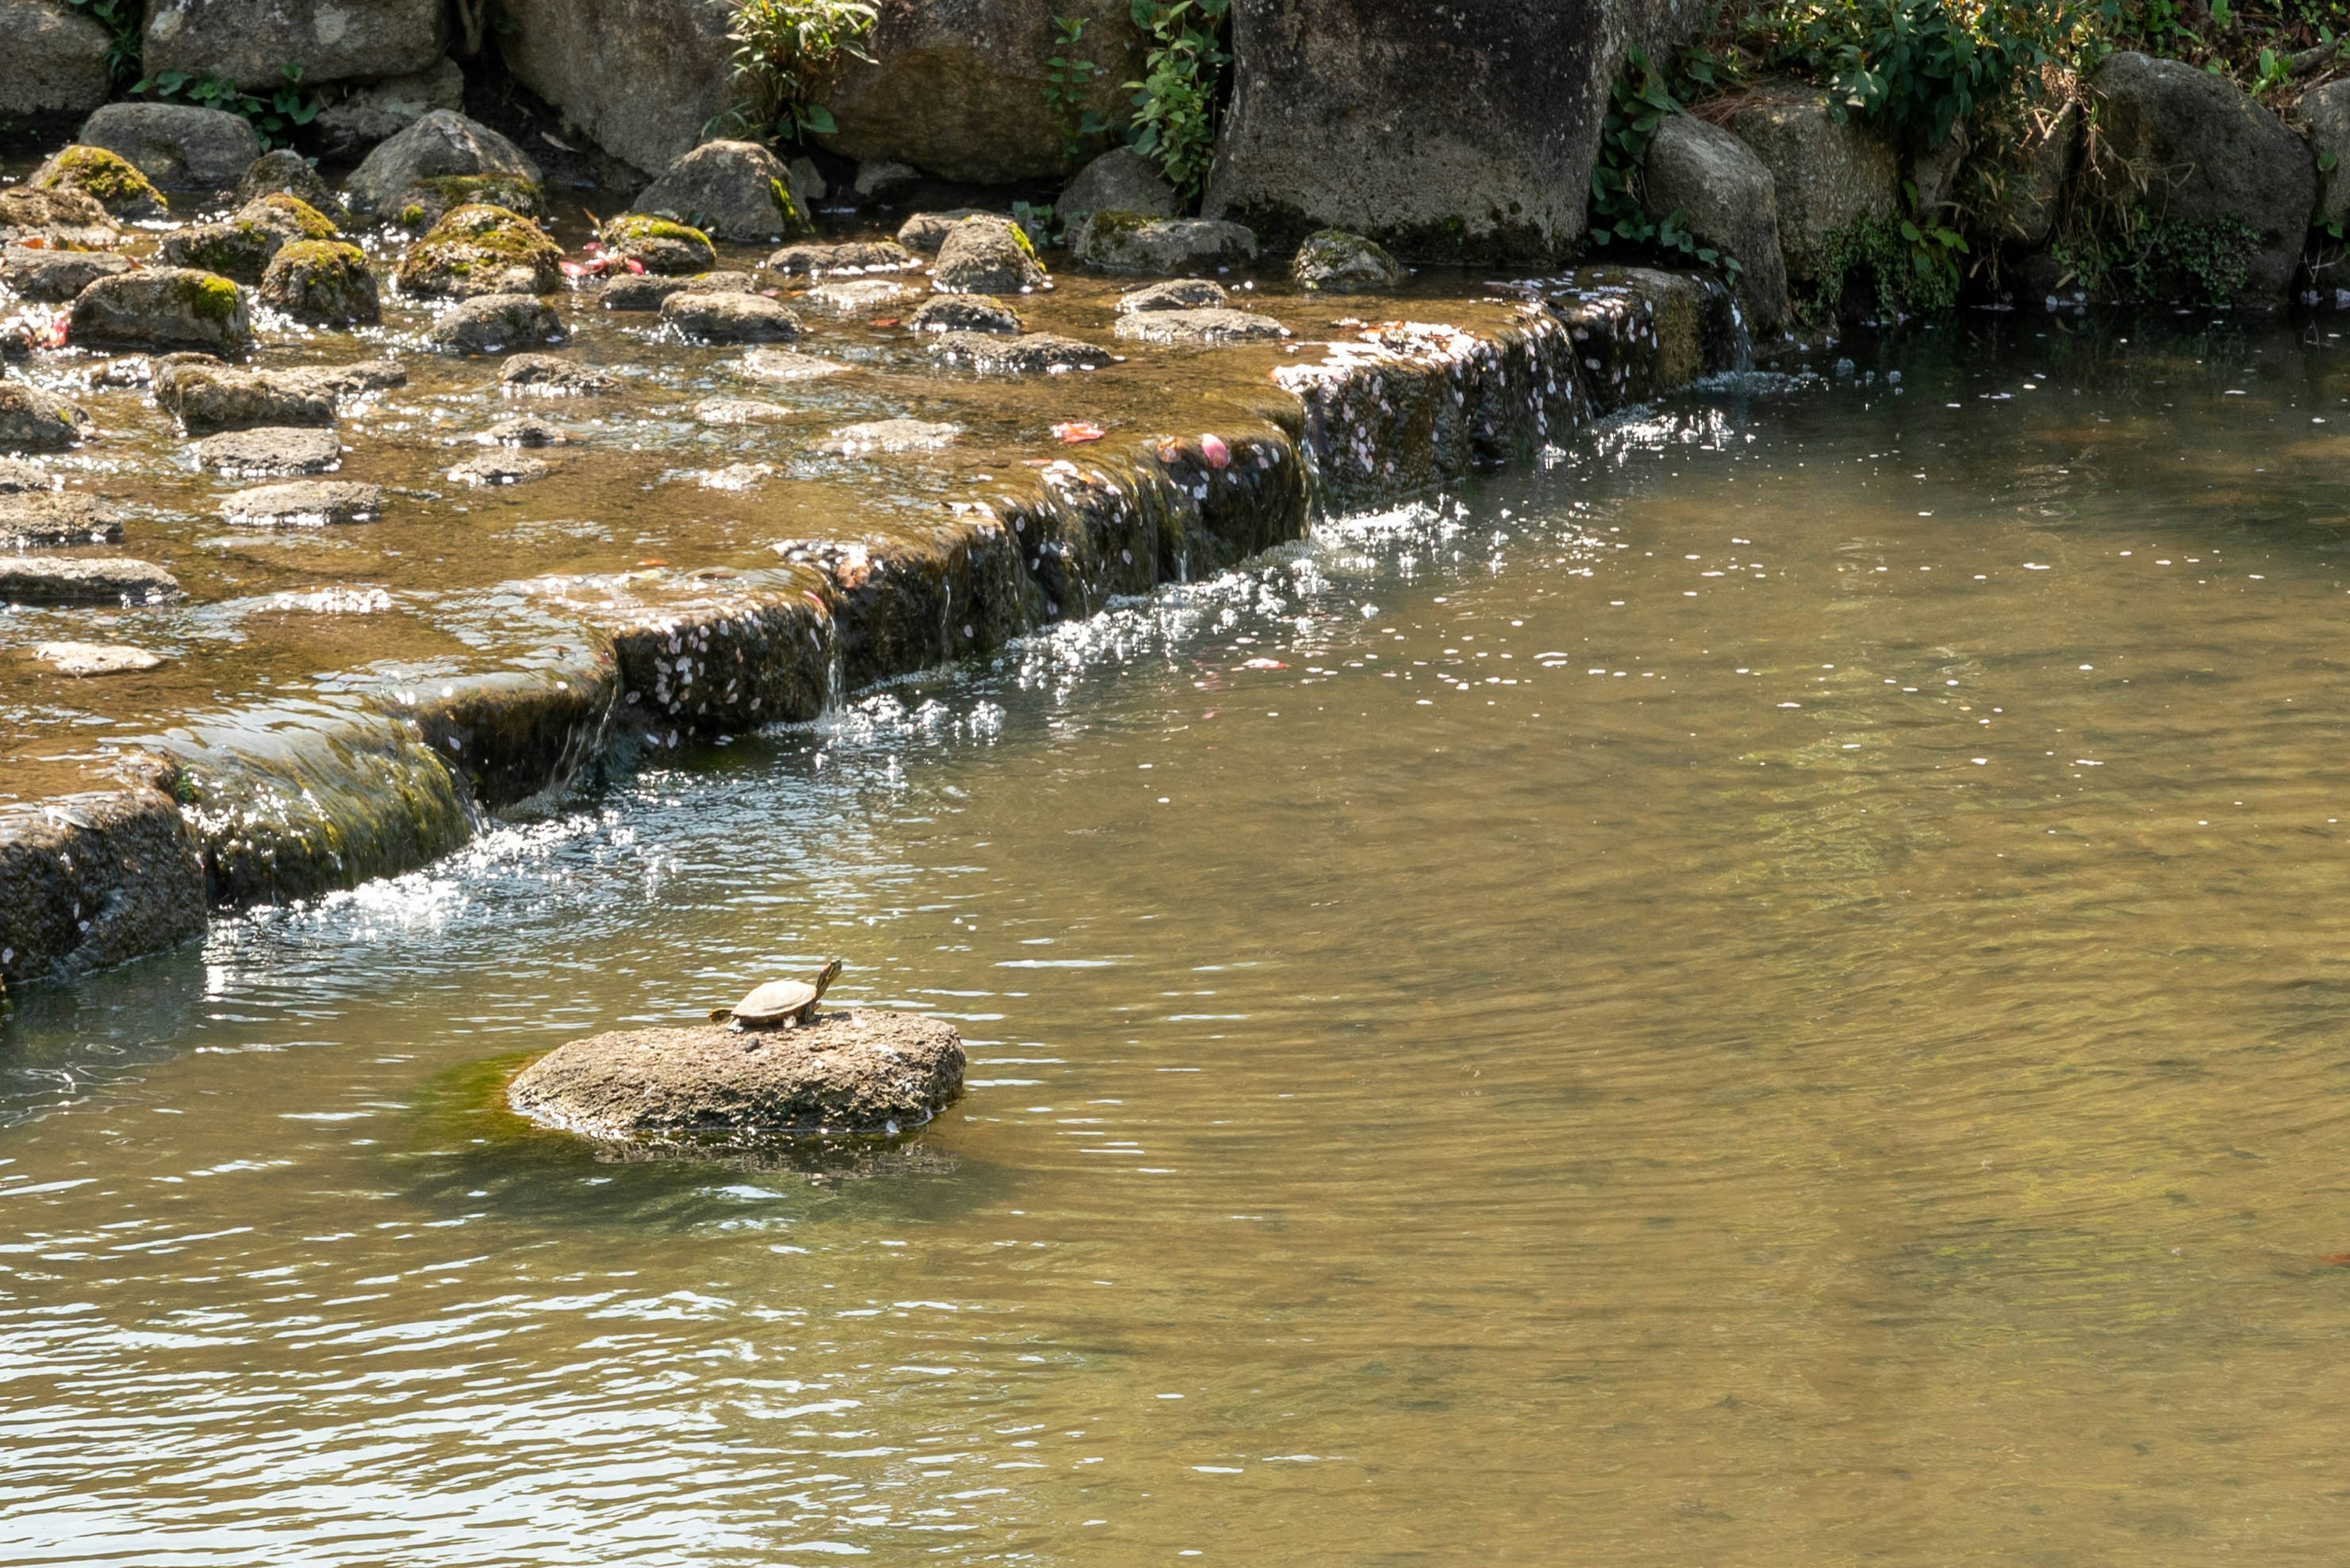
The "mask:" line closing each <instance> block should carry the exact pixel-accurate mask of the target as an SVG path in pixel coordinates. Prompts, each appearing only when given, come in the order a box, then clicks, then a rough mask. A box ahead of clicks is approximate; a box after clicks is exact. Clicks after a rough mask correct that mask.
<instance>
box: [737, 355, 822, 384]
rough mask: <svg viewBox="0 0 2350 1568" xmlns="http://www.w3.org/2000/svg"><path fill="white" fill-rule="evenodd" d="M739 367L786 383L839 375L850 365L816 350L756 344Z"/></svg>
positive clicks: (756, 377) (761, 377)
mask: <svg viewBox="0 0 2350 1568" xmlns="http://www.w3.org/2000/svg"><path fill="white" fill-rule="evenodd" d="M736 368H737V369H740V370H741V371H742V372H743V374H744V375H746V376H748V377H750V378H751V379H753V380H755V381H774V382H777V383H779V384H784V385H788V384H790V383H791V382H794V381H813V380H816V379H819V378H821V377H825V376H837V375H839V374H840V373H841V372H842V371H843V370H846V369H848V367H847V366H846V365H843V364H840V363H838V362H837V361H835V360H831V359H820V358H816V356H815V355H813V354H798V353H795V352H793V351H792V350H791V349H789V348H754V349H752V350H751V351H750V352H749V353H748V354H745V355H743V358H742V359H741V361H740V362H739V363H738V364H737V367H736Z"/></svg>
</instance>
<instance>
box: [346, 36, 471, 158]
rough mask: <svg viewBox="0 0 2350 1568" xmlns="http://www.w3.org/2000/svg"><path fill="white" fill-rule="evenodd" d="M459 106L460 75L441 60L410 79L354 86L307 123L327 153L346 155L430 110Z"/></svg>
mask: <svg viewBox="0 0 2350 1568" xmlns="http://www.w3.org/2000/svg"><path fill="white" fill-rule="evenodd" d="M464 107H465V73H464V72H463V70H461V69H460V68H458V65H457V62H456V61H454V60H450V59H443V60H442V61H441V62H440V63H439V64H438V65H435V66H433V67H431V68H429V69H427V70H421V71H418V72H416V73H415V74H414V75H412V76H400V77H391V78H387V79H385V80H382V81H373V82H368V83H366V84H364V85H354V86H350V87H347V88H344V89H343V91H342V93H341V95H340V96H339V97H338V98H336V99H335V100H334V101H333V102H331V103H329V104H327V105H326V106H325V107H323V108H321V109H319V110H318V118H317V119H315V120H313V121H312V122H311V124H312V126H313V127H314V128H315V129H316V130H317V137H318V144H319V146H320V147H321V148H322V149H324V150H325V151H327V152H328V153H329V154H332V155H335V156H338V157H348V156H349V155H350V154H351V153H353V152H355V151H358V150H359V149H360V148H362V147H373V146H375V145H376V144H377V143H378V142H380V141H389V140H391V139H392V138H393V137H395V136H398V135H399V134H400V132H401V131H403V130H407V129H408V128H409V127H410V126H411V125H414V124H415V123H416V122H417V121H418V120H420V119H423V118H424V117H425V116H426V115H428V114H431V113H432V111H433V110H434V109H448V110H451V111H454V110H457V109H463V108H464Z"/></svg>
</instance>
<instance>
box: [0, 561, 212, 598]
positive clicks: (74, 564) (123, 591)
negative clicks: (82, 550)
mask: <svg viewBox="0 0 2350 1568" xmlns="http://www.w3.org/2000/svg"><path fill="white" fill-rule="evenodd" d="M178 597H180V580H179V579H178V578H177V577H174V576H172V574H171V573H169V572H167V571H165V570H164V569H163V568H162V567H161V566H157V565H155V564H154V563H153V562H152V561H125V560H120V559H105V558H99V557H93V556H0V602H5V603H8V604H33V605H112V604H121V605H151V604H161V603H162V602H163V601H165V600H167V599H175V598H178Z"/></svg>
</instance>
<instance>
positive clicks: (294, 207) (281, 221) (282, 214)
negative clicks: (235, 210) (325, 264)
mask: <svg viewBox="0 0 2350 1568" xmlns="http://www.w3.org/2000/svg"><path fill="white" fill-rule="evenodd" d="M255 207H260V208H265V209H266V211H267V214H268V216H269V217H270V218H274V219H276V220H277V222H276V225H275V226H276V227H277V229H278V230H279V232H281V233H284V232H286V231H288V230H290V231H291V232H293V233H294V234H297V235H299V236H300V237H301V238H303V239H305V240H333V239H340V238H341V237H342V233H343V231H342V230H341V229H339V228H337V227H336V226H335V222H334V220H333V219H331V218H329V217H328V216H327V214H326V213H322V212H320V211H318V209H317V208H316V207H314V206H312V205H310V203H309V202H305V201H304V200H302V198H301V197H299V196H289V195H286V194H285V193H284V192H274V193H272V194H270V195H266V196H257V197H255V199H254V200H253V201H252V202H248V203H246V205H245V206H244V209H243V212H244V213H251V212H252V211H253V210H254V208H255ZM242 215H243V213H240V216H242ZM249 221H251V220H249Z"/></svg>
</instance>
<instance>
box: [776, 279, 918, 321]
mask: <svg viewBox="0 0 2350 1568" xmlns="http://www.w3.org/2000/svg"><path fill="white" fill-rule="evenodd" d="M913 292H914V291H913V290H912V289H910V288H908V287H907V286H905V285H904V284H902V283H891V282H889V281H888V280H887V279H885V278H878V277H867V278H854V279H851V280H849V281H848V282H846V283H820V284H817V285H816V286H815V287H814V288H811V289H809V290H808V291H807V293H806V294H805V295H804V296H801V300H802V303H804V304H806V305H808V306H813V307H814V308H816V309H818V310H829V311H831V312H832V313H833V314H834V315H836V316H856V315H858V314H861V313H862V312H865V311H868V310H878V309H879V308H880V307H881V306H885V305H891V304H895V303H896V302H897V301H899V300H901V299H905V298H908V297H910V296H911V295H912V294H913Z"/></svg>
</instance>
